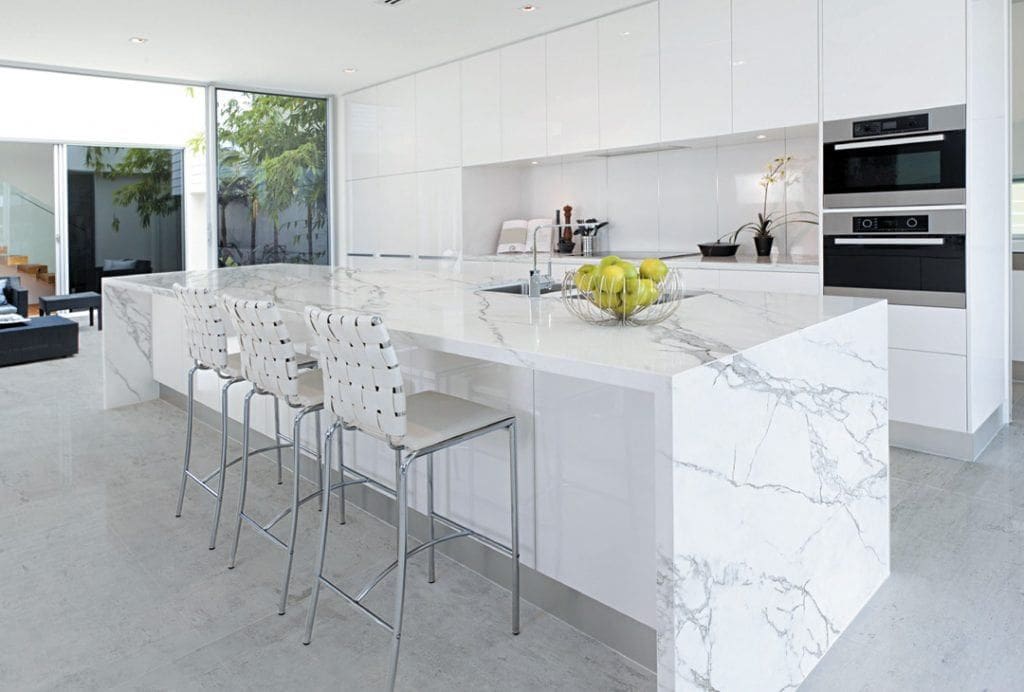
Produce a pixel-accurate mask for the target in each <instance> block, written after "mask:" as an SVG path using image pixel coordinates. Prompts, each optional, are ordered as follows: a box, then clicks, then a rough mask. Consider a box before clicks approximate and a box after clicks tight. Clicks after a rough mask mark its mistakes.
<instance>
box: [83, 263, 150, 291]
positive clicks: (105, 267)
mask: <svg viewBox="0 0 1024 692" xmlns="http://www.w3.org/2000/svg"><path fill="white" fill-rule="evenodd" d="M115 267H116V268H115ZM152 273H153V263H152V262H151V261H150V260H144V259H124V260H104V261H103V264H102V265H101V266H99V267H96V274H95V276H96V285H95V286H93V287H92V288H91V289H89V290H92V291H96V292H97V293H99V292H100V289H101V287H102V286H103V279H105V278H113V277H115V276H133V275H135V274H152Z"/></svg>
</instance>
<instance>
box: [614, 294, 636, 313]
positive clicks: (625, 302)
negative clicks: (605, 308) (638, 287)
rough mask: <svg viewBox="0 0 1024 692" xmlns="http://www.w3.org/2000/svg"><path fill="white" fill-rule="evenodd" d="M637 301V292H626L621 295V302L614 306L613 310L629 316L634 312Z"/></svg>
mask: <svg viewBox="0 0 1024 692" xmlns="http://www.w3.org/2000/svg"><path fill="white" fill-rule="evenodd" d="M638 306H639V303H638V302H637V294H635V293H626V294H625V295H623V296H622V303H621V304H620V305H619V306H618V307H617V308H615V312H617V313H619V314H620V315H622V316H623V317H629V316H630V315H632V314H633V313H634V312H636V309H637V307H638Z"/></svg>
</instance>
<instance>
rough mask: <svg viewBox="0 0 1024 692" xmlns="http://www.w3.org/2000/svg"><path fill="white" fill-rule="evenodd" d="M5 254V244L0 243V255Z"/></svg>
mask: <svg viewBox="0 0 1024 692" xmlns="http://www.w3.org/2000/svg"><path fill="white" fill-rule="evenodd" d="M6 254H7V246H6V245H0V255H6Z"/></svg>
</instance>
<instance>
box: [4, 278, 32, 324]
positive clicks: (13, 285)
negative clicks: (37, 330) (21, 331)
mask: <svg viewBox="0 0 1024 692" xmlns="http://www.w3.org/2000/svg"><path fill="white" fill-rule="evenodd" d="M0 288H2V289H3V295H4V300H3V301H0V315H9V314H11V313H15V312H16V313H18V314H19V315H21V316H22V317H28V289H27V288H22V287H21V278H19V277H17V276H0Z"/></svg>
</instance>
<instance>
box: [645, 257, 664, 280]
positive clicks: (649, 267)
mask: <svg viewBox="0 0 1024 692" xmlns="http://www.w3.org/2000/svg"><path fill="white" fill-rule="evenodd" d="M640 276H641V277H643V278H645V279H650V280H651V281H653V282H654V283H656V284H660V283H661V282H662V281H664V280H665V277H666V276H668V265H666V264H665V263H664V262H662V261H661V260H660V259H655V258H654V257H648V258H647V259H645V260H644V261H643V262H641V263H640Z"/></svg>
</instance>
